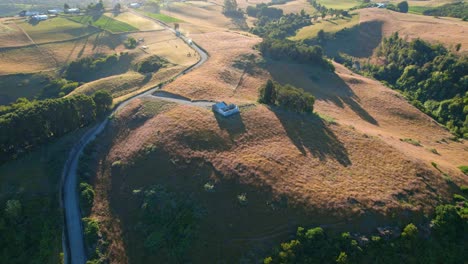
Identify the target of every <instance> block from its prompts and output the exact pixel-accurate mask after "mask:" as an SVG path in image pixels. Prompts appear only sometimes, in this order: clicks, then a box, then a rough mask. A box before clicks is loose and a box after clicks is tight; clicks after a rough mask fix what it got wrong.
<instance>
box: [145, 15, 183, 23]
mask: <svg viewBox="0 0 468 264" xmlns="http://www.w3.org/2000/svg"><path fill="white" fill-rule="evenodd" d="M142 13H143V14H144V15H145V16H149V17H151V18H154V19H157V20H160V21H162V22H165V23H179V22H183V21H182V20H180V19H178V18H175V17H172V16H168V15H165V14H155V13H151V12H142Z"/></svg>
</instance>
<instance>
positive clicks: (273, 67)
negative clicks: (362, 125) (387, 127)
mask: <svg viewBox="0 0 468 264" xmlns="http://www.w3.org/2000/svg"><path fill="white" fill-rule="evenodd" d="M266 69H267V70H268V72H269V73H270V75H271V76H272V77H273V79H274V80H276V81H277V82H279V83H280V84H283V85H284V84H291V85H293V86H296V87H298V88H302V89H304V90H305V91H306V92H309V93H311V94H312V95H314V96H315V98H316V99H317V100H322V101H328V102H332V103H334V104H335V105H336V106H338V107H340V108H344V107H345V105H346V106H348V107H349V108H350V109H351V110H353V112H354V113H356V114H357V115H358V116H359V117H360V118H362V119H363V120H365V121H366V122H369V123H370V124H373V125H376V126H378V125H379V124H378V122H377V120H376V119H375V118H374V117H372V115H371V114H369V112H367V111H366V110H365V109H364V108H363V107H362V106H361V105H360V104H359V97H358V96H357V95H356V94H355V93H354V92H353V90H352V89H351V88H350V87H349V86H348V84H346V83H345V82H344V81H343V80H342V79H341V78H340V76H338V75H337V74H336V73H334V72H329V71H326V70H323V69H321V68H318V67H311V66H307V65H303V64H291V63H283V62H280V63H274V62H273V63H267V65H266Z"/></svg>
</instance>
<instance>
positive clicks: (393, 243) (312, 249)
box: [263, 195, 468, 264]
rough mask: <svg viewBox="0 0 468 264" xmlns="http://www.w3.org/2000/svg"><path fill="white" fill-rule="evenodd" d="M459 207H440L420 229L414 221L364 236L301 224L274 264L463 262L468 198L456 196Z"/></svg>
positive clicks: (274, 257)
mask: <svg viewBox="0 0 468 264" xmlns="http://www.w3.org/2000/svg"><path fill="white" fill-rule="evenodd" d="M455 197H456V198H457V199H456V202H457V205H456V206H455V205H451V204H447V205H440V206H438V207H437V208H436V210H435V216H434V218H433V219H432V220H431V221H430V223H427V224H425V225H424V228H422V229H421V230H420V228H418V227H417V226H416V225H414V224H412V223H409V224H408V225H406V226H405V227H404V228H403V230H402V231H401V232H398V231H396V230H388V231H389V232H392V233H393V235H388V236H385V235H382V234H378V235H372V236H370V237H368V238H365V239H362V237H360V236H359V235H352V234H350V233H349V232H344V233H342V234H340V235H339V234H333V233H330V232H326V231H325V230H324V229H322V228H320V227H316V228H311V229H305V228H303V227H298V229H297V232H296V235H295V238H294V239H292V240H290V241H287V242H284V243H281V245H280V246H279V247H277V248H275V249H274V250H273V252H272V254H271V256H269V257H266V258H265V259H264V262H263V263H265V264H271V263H282V264H287V263H339V264H347V263H421V264H426V263H447V264H452V263H453V264H457V263H464V261H466V259H467V258H468V251H467V250H466V244H467V242H468V233H467V232H465V230H467V228H468V221H467V220H468V200H467V199H466V198H465V197H463V196H461V195H455Z"/></svg>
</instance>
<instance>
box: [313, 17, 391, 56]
mask: <svg viewBox="0 0 468 264" xmlns="http://www.w3.org/2000/svg"><path fill="white" fill-rule="evenodd" d="M382 25H383V22H382V21H367V22H363V23H361V24H359V25H356V26H354V27H352V28H344V29H342V30H340V31H338V32H336V33H334V34H331V35H329V36H327V38H326V39H325V40H319V39H317V38H314V39H310V40H306V41H305V42H306V43H308V44H311V45H320V46H322V47H323V49H324V51H325V54H326V55H327V56H329V57H336V56H339V54H340V53H346V54H348V55H351V56H353V57H360V58H367V57H370V56H371V55H372V54H373V52H374V49H375V48H376V47H377V46H378V45H379V44H380V42H381V41H382V38H383V33H382Z"/></svg>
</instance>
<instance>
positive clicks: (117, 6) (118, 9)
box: [114, 3, 122, 14]
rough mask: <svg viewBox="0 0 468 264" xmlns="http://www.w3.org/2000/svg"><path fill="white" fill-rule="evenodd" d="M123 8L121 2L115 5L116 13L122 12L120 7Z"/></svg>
mask: <svg viewBox="0 0 468 264" xmlns="http://www.w3.org/2000/svg"><path fill="white" fill-rule="evenodd" d="M121 8H122V6H121V5H120V3H117V4H116V5H115V6H114V13H116V14H118V13H120V9H121Z"/></svg>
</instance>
